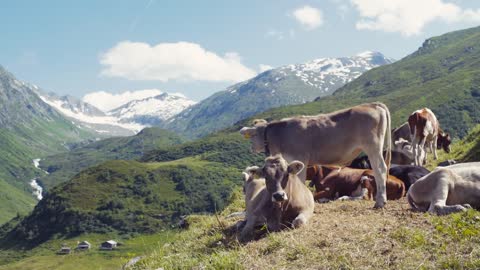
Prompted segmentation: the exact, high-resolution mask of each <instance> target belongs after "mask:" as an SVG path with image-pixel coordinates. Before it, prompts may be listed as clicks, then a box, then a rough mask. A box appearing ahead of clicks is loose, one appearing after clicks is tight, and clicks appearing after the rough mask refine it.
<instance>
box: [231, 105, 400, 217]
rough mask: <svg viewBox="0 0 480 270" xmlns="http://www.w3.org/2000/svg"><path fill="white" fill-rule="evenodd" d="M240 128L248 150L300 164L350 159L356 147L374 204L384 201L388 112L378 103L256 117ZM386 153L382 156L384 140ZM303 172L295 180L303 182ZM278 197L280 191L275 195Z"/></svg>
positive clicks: (333, 162)
mask: <svg viewBox="0 0 480 270" xmlns="http://www.w3.org/2000/svg"><path fill="white" fill-rule="evenodd" d="M240 133H241V134H243V135H244V136H245V138H249V139H250V141H251V143H252V151H254V152H256V153H260V152H265V153H266V154H267V156H268V155H270V154H271V155H276V154H282V155H283V157H284V158H285V159H286V160H287V161H289V162H291V161H293V160H298V161H301V162H302V163H304V164H321V165H340V166H345V165H348V164H350V162H351V161H352V160H354V159H355V158H356V157H357V156H358V155H359V154H360V153H361V152H362V151H363V152H364V153H365V154H367V155H368V157H369V160H370V163H371V165H372V168H373V170H374V175H375V179H378V181H376V185H377V191H378V192H377V196H376V202H375V207H376V208H381V207H383V206H384V205H385V203H386V201H387V197H386V190H385V182H386V178H387V171H388V166H390V159H391V144H392V143H391V138H390V137H391V130H390V112H389V110H388V108H387V106H385V105H384V104H382V103H377V102H375V103H367V104H362V105H358V106H355V107H352V108H348V109H344V110H340V111H336V112H332V113H328V114H319V115H315V116H299V117H292V118H285V119H282V120H280V121H275V122H271V123H267V122H266V121H265V120H257V121H256V123H255V125H254V126H253V127H244V128H242V129H241V130H240ZM385 139H387V140H386V142H387V155H386V158H385V160H384V159H383V155H382V152H383V146H384V141H385ZM305 175H306V172H305V171H302V172H301V173H300V175H299V177H300V179H301V180H302V181H303V182H305ZM278 196H280V195H278Z"/></svg>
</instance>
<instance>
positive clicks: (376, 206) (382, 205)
mask: <svg viewBox="0 0 480 270" xmlns="http://www.w3.org/2000/svg"><path fill="white" fill-rule="evenodd" d="M384 207H385V203H384V202H381V203H379V202H376V203H375V205H374V206H373V209H382V208H384Z"/></svg>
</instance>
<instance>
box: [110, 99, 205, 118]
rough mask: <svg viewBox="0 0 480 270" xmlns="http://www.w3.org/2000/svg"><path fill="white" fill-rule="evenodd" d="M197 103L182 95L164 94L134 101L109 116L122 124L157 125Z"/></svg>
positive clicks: (113, 111)
mask: <svg viewBox="0 0 480 270" xmlns="http://www.w3.org/2000/svg"><path fill="white" fill-rule="evenodd" d="M195 103H196V102H195V101H192V100H189V99H187V98H186V97H185V96H183V95H181V94H169V93H162V94H160V95H157V96H153V97H148V98H144V99H140V100H132V101H130V102H128V103H127V104H125V105H123V106H120V107H118V108H116V109H113V110H111V111H109V112H108V113H107V114H108V115H111V116H115V117H117V118H119V119H121V121H122V122H130V121H134V122H137V123H138V122H141V123H144V124H155V123H157V122H159V121H166V120H168V119H170V118H171V117H173V116H175V115H177V114H178V113H180V112H181V111H183V110H185V109H186V108H188V107H190V106H192V105H194V104H195Z"/></svg>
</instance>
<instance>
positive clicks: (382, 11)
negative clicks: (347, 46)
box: [351, 0, 480, 36]
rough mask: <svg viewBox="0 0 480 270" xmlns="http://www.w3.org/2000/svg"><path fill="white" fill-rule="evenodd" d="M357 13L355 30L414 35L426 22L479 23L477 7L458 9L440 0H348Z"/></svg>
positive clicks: (479, 15)
mask: <svg viewBox="0 0 480 270" xmlns="http://www.w3.org/2000/svg"><path fill="white" fill-rule="evenodd" d="M351 3H352V4H353V6H354V7H355V8H356V9H357V10H358V12H359V13H360V17H361V20H360V21H358V22H357V24H356V28H357V29H367V30H381V31H386V32H400V33H402V34H403V35H405V36H411V35H418V34H420V33H421V31H422V29H423V28H424V27H425V25H427V24H428V23H430V22H432V21H435V20H439V21H443V22H447V23H454V22H480V10H472V9H462V8H461V7H459V6H457V5H456V4H453V3H448V2H444V1H443V0H421V1H419V0H389V1H385V0H351Z"/></svg>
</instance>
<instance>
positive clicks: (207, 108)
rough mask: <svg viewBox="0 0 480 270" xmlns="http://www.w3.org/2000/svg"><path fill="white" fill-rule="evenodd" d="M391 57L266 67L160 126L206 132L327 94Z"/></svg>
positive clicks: (377, 55)
mask: <svg viewBox="0 0 480 270" xmlns="http://www.w3.org/2000/svg"><path fill="white" fill-rule="evenodd" d="M392 62H393V60H392V59H391V58H387V57H385V56H384V55H383V54H381V53H379V52H372V51H366V52H363V53H360V54H358V55H355V56H353V57H340V58H319V59H315V60H312V61H308V62H306V63H303V64H292V65H287V66H283V67H279V68H275V69H271V70H268V71H265V72H263V73H261V74H259V75H258V76H256V77H254V78H252V79H250V80H247V81H244V82H241V83H238V84H235V85H233V86H230V87H228V88H227V89H226V90H224V91H220V92H218V93H215V94H213V95H212V96H210V97H209V98H207V99H205V100H202V101H200V102H199V103H197V104H196V105H194V106H192V107H190V108H188V109H186V110H184V111H182V112H181V113H179V114H178V115H176V116H175V117H173V119H172V120H171V121H168V123H167V124H166V125H165V126H164V128H166V129H169V130H173V131H176V132H179V133H181V134H182V135H184V136H186V137H189V138H198V137H202V136H205V135H207V134H209V133H211V132H213V131H216V130H220V129H222V128H226V127H228V126H230V125H232V124H234V123H235V122H237V121H239V120H241V119H244V118H247V117H249V116H252V115H254V114H256V113H259V112H262V111H266V110H268V109H270V108H275V107H280V106H285V105H292V104H302V103H305V102H310V101H313V100H314V99H315V98H317V97H323V96H328V95H330V94H332V93H333V92H334V91H335V90H337V89H338V88H340V87H341V86H343V85H345V84H346V83H349V82H351V81H352V80H354V79H355V78H357V77H358V76H360V75H361V74H362V73H364V72H365V71H368V70H370V69H372V68H376V67H379V66H382V65H386V64H390V63H392Z"/></svg>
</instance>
